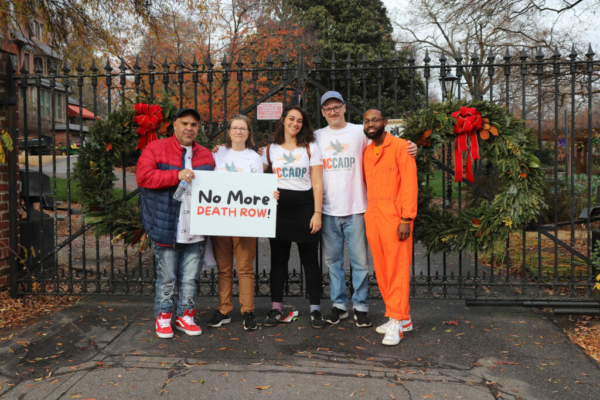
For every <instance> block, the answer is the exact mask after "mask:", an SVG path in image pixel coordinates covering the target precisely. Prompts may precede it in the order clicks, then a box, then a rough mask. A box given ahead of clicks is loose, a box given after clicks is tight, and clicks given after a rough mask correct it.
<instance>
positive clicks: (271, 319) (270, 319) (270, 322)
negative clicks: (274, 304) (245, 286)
mask: <svg viewBox="0 0 600 400" xmlns="http://www.w3.org/2000/svg"><path fill="white" fill-rule="evenodd" d="M280 319H281V311H279V310H276V309H273V310H271V311H269V313H268V314H267V318H265V322H263V326H277V324H279V320H280Z"/></svg>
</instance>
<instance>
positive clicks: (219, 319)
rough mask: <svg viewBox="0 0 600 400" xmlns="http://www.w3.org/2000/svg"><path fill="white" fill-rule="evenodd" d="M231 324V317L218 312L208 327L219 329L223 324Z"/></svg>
mask: <svg viewBox="0 0 600 400" xmlns="http://www.w3.org/2000/svg"><path fill="white" fill-rule="evenodd" d="M230 322H231V316H230V315H223V314H221V312H220V311H217V312H216V313H215V315H214V317H212V319H211V320H210V321H208V326H212V327H213V328H218V327H220V326H221V325H223V324H228V323H230Z"/></svg>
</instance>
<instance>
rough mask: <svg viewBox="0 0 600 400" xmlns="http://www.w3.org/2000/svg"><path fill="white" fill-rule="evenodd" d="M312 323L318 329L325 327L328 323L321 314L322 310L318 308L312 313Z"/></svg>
mask: <svg viewBox="0 0 600 400" xmlns="http://www.w3.org/2000/svg"><path fill="white" fill-rule="evenodd" d="M310 324H311V325H312V327H313V328H316V329H323V328H325V326H326V325H327V324H326V323H325V319H324V318H323V314H321V311H317V310H315V311H313V312H311V313H310Z"/></svg>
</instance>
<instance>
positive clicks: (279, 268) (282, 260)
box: [269, 239, 321, 305]
mask: <svg viewBox="0 0 600 400" xmlns="http://www.w3.org/2000/svg"><path fill="white" fill-rule="evenodd" d="M269 241H270V242H271V301H273V302H276V303H281V302H283V289H284V287H285V278H286V276H287V274H288V262H289V260H290V249H291V247H292V242H289V241H284V240H277V239H269ZM297 244H298V253H300V261H301V262H302V265H303V266H304V273H305V274H306V286H307V289H308V298H309V300H310V304H311V305H319V304H321V268H320V267H319V254H318V250H319V242H308V243H297Z"/></svg>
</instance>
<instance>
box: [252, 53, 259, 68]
mask: <svg viewBox="0 0 600 400" xmlns="http://www.w3.org/2000/svg"><path fill="white" fill-rule="evenodd" d="M257 64H258V60H257V59H256V52H254V54H252V65H253V66H254V68H256V65H257Z"/></svg>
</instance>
